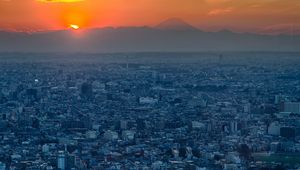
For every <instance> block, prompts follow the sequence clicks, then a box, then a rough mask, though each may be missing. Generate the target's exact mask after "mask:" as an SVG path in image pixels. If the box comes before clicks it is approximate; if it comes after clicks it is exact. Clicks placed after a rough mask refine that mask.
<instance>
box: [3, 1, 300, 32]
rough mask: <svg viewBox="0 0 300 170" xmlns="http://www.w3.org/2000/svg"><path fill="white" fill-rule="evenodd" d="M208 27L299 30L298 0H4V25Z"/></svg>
mask: <svg viewBox="0 0 300 170" xmlns="http://www.w3.org/2000/svg"><path fill="white" fill-rule="evenodd" d="M174 17H176V18H181V19H183V20H184V21H186V22H188V23H190V24H192V25H194V26H196V27H198V28H200V29H203V30H208V31H215V30H221V29H230V30H233V31H238V32H260V33H276V32H290V31H295V32H298V31H299V27H300V1H299V0H0V29H1V30H10V31H14V30H15V31H22V30H24V31H40V30H59V29H67V28H68V27H69V26H70V25H71V24H73V25H78V26H80V27H81V28H97V27H105V26H116V27H117V26H144V25H147V26H154V25H156V24H158V23H160V22H161V21H163V20H165V19H168V18H174Z"/></svg>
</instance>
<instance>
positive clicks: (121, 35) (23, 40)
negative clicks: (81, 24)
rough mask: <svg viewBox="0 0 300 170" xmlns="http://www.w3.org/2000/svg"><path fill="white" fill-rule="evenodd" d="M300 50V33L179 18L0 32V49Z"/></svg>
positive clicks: (91, 50) (83, 50)
mask: <svg viewBox="0 0 300 170" xmlns="http://www.w3.org/2000/svg"><path fill="white" fill-rule="evenodd" d="M198 51H199V52H200V51H219V52H222V51H300V36H289V35H277V36H271V35H259V34H251V33H234V32H231V31H228V30H222V31H219V32H204V31H201V30H199V29H197V28H196V27H193V26H192V25H190V24H188V23H186V22H184V21H182V20H180V19H177V18H172V19H168V20H166V21H164V22H162V23H160V24H158V25H157V26H155V27H146V26H145V27H118V28H112V27H105V28H97V29H87V30H79V31H74V30H61V31H49V32H34V33H22V32H5V31H0V52H198Z"/></svg>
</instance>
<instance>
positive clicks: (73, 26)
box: [70, 24, 80, 30]
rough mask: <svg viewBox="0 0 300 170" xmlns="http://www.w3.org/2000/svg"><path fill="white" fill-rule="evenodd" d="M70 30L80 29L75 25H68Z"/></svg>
mask: <svg viewBox="0 0 300 170" xmlns="http://www.w3.org/2000/svg"><path fill="white" fill-rule="evenodd" d="M70 28H72V29H74V30H78V29H79V28H80V27H79V26H78V25H75V24H70Z"/></svg>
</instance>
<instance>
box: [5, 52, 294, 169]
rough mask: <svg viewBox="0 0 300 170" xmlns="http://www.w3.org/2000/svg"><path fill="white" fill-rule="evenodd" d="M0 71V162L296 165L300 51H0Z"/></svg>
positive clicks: (30, 165) (29, 165) (36, 165)
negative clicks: (39, 52) (100, 52)
mask: <svg viewBox="0 0 300 170" xmlns="http://www.w3.org/2000/svg"><path fill="white" fill-rule="evenodd" d="M0 73H1V74H0V170H14V169H15V170H18V169H24V170H25V169H26V170H52V169H58V170H73V169H74V170H75V169H78V170H86V169H95V170H101V169H109V170H123V169H124V170H125V169H129V170H148V169H149V170H150V169H153V170H169V169H183V170H211V169H212V170H215V169H216V170H217V169H224V170H246V169H251V170H252V169H253V170H256V169H257V170H259V169H266V170H269V169H274V170H275V169H290V170H292V169H297V168H298V170H299V167H300V56H299V53H258V52H257V53H254V52H253V53H237V52H236V53H128V54H127V53H120V54H73V55H70V54H66V55H64V54H30V53H28V54H26V53H2V54H0Z"/></svg>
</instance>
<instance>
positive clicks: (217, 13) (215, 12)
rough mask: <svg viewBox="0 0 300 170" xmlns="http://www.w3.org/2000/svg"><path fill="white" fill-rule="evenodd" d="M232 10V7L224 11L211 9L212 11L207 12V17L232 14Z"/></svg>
mask: <svg viewBox="0 0 300 170" xmlns="http://www.w3.org/2000/svg"><path fill="white" fill-rule="evenodd" d="M232 10H233V8H232V7H230V8H225V9H213V10H211V11H209V12H208V15H209V16H215V15H224V14H227V13H230V12H232Z"/></svg>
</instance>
